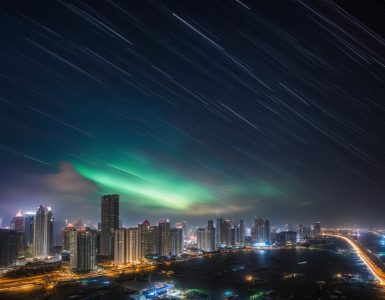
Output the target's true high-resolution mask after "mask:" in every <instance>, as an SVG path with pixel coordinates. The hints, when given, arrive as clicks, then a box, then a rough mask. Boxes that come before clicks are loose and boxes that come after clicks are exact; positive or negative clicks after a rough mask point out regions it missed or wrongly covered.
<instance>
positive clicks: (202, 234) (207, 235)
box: [197, 224, 216, 251]
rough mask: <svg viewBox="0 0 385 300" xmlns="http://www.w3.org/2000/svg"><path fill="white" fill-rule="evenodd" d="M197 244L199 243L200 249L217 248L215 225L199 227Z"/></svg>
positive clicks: (210, 249) (209, 249) (211, 249)
mask: <svg viewBox="0 0 385 300" xmlns="http://www.w3.org/2000/svg"><path fill="white" fill-rule="evenodd" d="M209 225H210V224H209ZM197 244H198V249H199V250H203V251H213V250H215V249H216V246H215V228H214V226H208V227H203V228H198V230H197Z"/></svg>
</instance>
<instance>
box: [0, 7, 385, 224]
mask: <svg viewBox="0 0 385 300" xmlns="http://www.w3.org/2000/svg"><path fill="white" fill-rule="evenodd" d="M353 2H354V3H353ZM0 5H1V9H0V85H1V89H0V208H1V209H0V217H1V216H2V217H3V218H4V219H5V220H9V219H10V218H11V216H13V215H14V214H15V213H16V212H17V211H18V210H19V209H22V210H24V211H27V210H35V209H36V207H37V206H38V205H39V204H40V203H43V204H47V205H51V206H52V209H53V211H54V213H55V215H56V218H57V219H58V220H64V219H69V220H76V219H83V221H85V222H89V221H93V222H97V221H98V220H99V217H100V197H101V195H103V194H105V193H118V194H120V195H121V205H120V207H121V219H122V221H123V224H130V225H133V224H135V223H137V222H138V221H140V220H142V219H144V218H145V217H148V218H149V219H150V220H159V219H160V218H164V217H168V218H171V219H172V220H173V221H178V220H187V221H189V222H191V224H193V223H196V224H198V223H203V221H205V220H206V219H208V218H215V217H216V216H218V215H222V216H225V217H229V218H234V219H237V218H240V217H241V216H242V217H243V218H244V219H245V220H251V219H252V218H253V217H254V216H262V217H266V218H269V219H270V220H271V222H272V223H273V224H284V223H286V222H293V223H297V222H301V223H305V224H306V223H310V222H314V221H317V220H319V221H321V222H322V223H323V224H326V225H342V224H346V225H353V224H357V225H368V226H379V225H385V218H384V212H385V199H384V198H385V173H384V167H385V147H384V145H385V25H384V24H385V23H384V20H385V5H384V4H383V2H381V1H370V0H362V1H346V2H341V1H280V0H276V1H272V0H266V1H247V0H242V1H238V0H234V1H230V0H221V1H203V0H202V1H177V0H175V1H163V2H162V1H144V0H140V1H119V0H110V1H46V2H43V1H2V2H1V4H0Z"/></svg>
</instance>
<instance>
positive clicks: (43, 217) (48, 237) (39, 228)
mask: <svg viewBox="0 0 385 300" xmlns="http://www.w3.org/2000/svg"><path fill="white" fill-rule="evenodd" d="M53 223H54V219H53V213H52V211H51V208H50V207H45V206H43V205H40V206H39V208H38V209H37V211H36V216H35V222H34V230H33V231H34V235H33V255H34V256H36V257H46V256H49V255H51V253H52V246H53Z"/></svg>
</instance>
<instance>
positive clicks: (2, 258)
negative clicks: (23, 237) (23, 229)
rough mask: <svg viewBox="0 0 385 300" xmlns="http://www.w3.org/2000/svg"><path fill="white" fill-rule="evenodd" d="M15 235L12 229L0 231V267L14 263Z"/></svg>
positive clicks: (15, 252)
mask: <svg viewBox="0 0 385 300" xmlns="http://www.w3.org/2000/svg"><path fill="white" fill-rule="evenodd" d="M17 248H18V242H17V233H16V231H15V230H12V229H0V266H1V267H5V266H8V265H11V264H14V263H15V262H16V258H17Z"/></svg>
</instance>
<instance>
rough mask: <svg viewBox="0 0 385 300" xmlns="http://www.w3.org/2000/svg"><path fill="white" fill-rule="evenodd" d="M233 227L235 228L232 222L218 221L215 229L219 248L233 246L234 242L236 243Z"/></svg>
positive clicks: (220, 219)
mask: <svg viewBox="0 0 385 300" xmlns="http://www.w3.org/2000/svg"><path fill="white" fill-rule="evenodd" d="M210 221H211V220H210ZM210 224H211V222H210ZM210 226H211V225H210ZM232 227H233V226H232V224H231V221H230V220H225V219H223V218H218V219H217V222H216V228H215V237H216V238H215V239H216V243H217V245H218V246H231V245H232V242H234V237H233V239H232ZM233 235H234V234H233Z"/></svg>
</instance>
